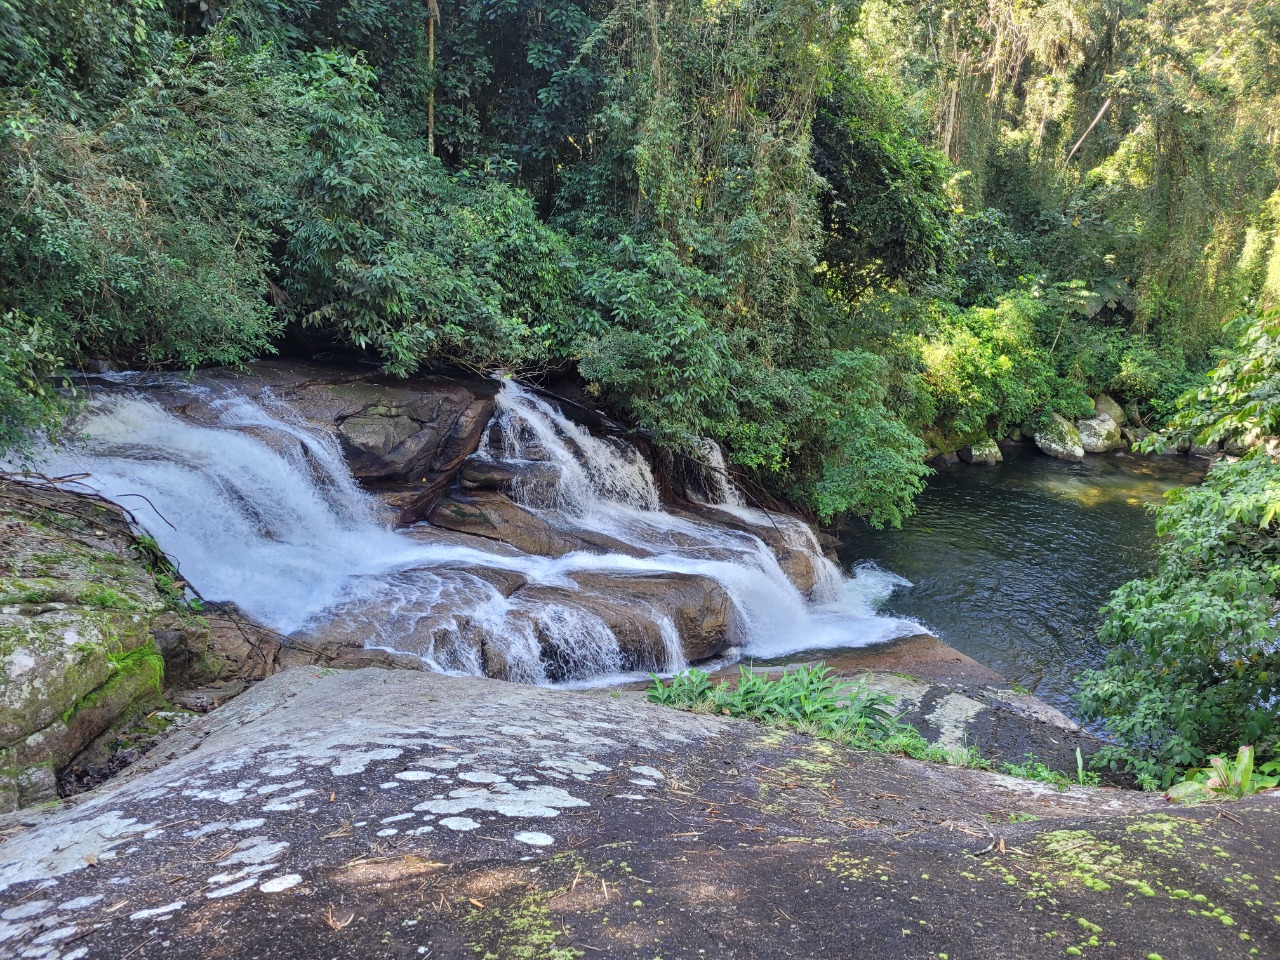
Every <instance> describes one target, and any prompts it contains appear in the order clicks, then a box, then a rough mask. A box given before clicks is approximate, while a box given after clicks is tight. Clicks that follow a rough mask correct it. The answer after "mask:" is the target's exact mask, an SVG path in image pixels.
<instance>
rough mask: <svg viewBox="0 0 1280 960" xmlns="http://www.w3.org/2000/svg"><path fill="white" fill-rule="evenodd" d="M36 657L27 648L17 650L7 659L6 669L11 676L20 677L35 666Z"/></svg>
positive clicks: (11, 677)
mask: <svg viewBox="0 0 1280 960" xmlns="http://www.w3.org/2000/svg"><path fill="white" fill-rule="evenodd" d="M35 665H36V658H35V657H33V656H32V655H31V654H30V653H28V652H27V651H26V650H16V651H14V652H13V653H11V654H9V658H8V659H7V660H5V670H6V671H7V672H8V675H9V678H10V679H13V678H14V677H19V676H21V675H22V674H24V673H26V672H27V671H28V670H32V669H34V668H35Z"/></svg>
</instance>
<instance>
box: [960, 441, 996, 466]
mask: <svg viewBox="0 0 1280 960" xmlns="http://www.w3.org/2000/svg"><path fill="white" fill-rule="evenodd" d="M959 455H960V459H961V460H963V461H964V462H965V463H974V464H980V465H982V466H988V467H994V466H995V465H996V464H997V463H1000V462H1002V461H1003V460H1004V455H1003V454H1001V453H1000V447H999V445H998V444H997V443H996V442H995V441H994V440H992V439H991V438H990V437H983V438H982V439H981V440H977V441H975V442H974V443H972V444H970V445H969V446H967V447H961V448H960V450H959Z"/></svg>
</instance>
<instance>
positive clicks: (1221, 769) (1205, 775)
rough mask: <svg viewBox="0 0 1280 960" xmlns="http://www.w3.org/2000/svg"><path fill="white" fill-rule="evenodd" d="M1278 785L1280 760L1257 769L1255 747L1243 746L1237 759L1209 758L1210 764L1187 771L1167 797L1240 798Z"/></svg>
mask: <svg viewBox="0 0 1280 960" xmlns="http://www.w3.org/2000/svg"><path fill="white" fill-rule="evenodd" d="M1277 787H1280V760H1271V761H1269V762H1268V763H1264V764H1262V765H1261V766H1258V767H1256V768H1255V765H1254V751H1253V747H1252V746H1243V747H1241V748H1240V749H1239V751H1238V752H1237V753H1236V756H1235V759H1234V760H1232V759H1229V758H1227V757H1221V756H1217V757H1210V758H1209V766H1208V767H1202V768H1199V769H1195V770H1189V771H1187V774H1186V777H1185V778H1184V779H1183V780H1182V782H1181V783H1175V784H1174V785H1173V786H1172V787H1170V788H1169V791H1168V793H1166V794H1165V796H1166V797H1168V799H1169V800H1171V801H1173V802H1176V803H1199V802H1202V801H1205V800H1240V799H1242V798H1244V797H1247V796H1251V795H1252V794H1255V793H1262V792H1263V791H1264V790H1274V789H1276V788H1277Z"/></svg>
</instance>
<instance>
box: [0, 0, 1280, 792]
mask: <svg viewBox="0 0 1280 960" xmlns="http://www.w3.org/2000/svg"><path fill="white" fill-rule="evenodd" d="M1278 108H1280V11H1277V8H1276V7H1275V5H1274V4H1271V3H1267V2H1265V0H1244V2H1242V3H1238V4H1235V5H1233V6H1232V7H1230V8H1226V7H1212V6H1207V5H1204V4H1197V3H1191V2H1188V0H1131V2H1126V3H1112V2H1102V0H1051V2H1048V3H1043V4H1036V5H1024V4H1017V3H1012V2H1010V0H981V2H979V0H961V2H959V3H954V4H947V5H943V4H935V3H932V2H929V0H910V2H898V0H867V2H863V3H850V2H835V3H816V2H809V0H801V2H795V3H789V4H769V3H763V2H756V0H725V2H715V3H713V2H710V0H689V2H676V3H671V4H665V5H657V4H651V3H641V2H638V0H607V2H606V0H537V2H535V0H426V2H423V0H201V2H198V3H197V2H194V0H75V2H70V3H68V2H62V0H56V2H55V0H30V2H25V0H23V2H20V0H0V197H2V198H3V199H0V221H2V226H3V229H2V230H0V360H2V362H0V449H4V450H9V451H11V452H16V453H17V455H19V456H21V455H22V454H23V453H24V452H26V451H29V450H30V445H29V437H30V436H31V435H32V431H35V430H41V429H45V430H55V431H56V429H57V427H58V425H59V424H60V423H61V421H62V417H63V414H64V413H65V409H66V404H67V400H66V397H65V395H64V394H63V393H62V392H59V391H58V390H57V389H56V388H57V386H58V374H60V373H61V372H62V371H64V370H65V369H67V368H69V367H74V366H75V365H77V364H79V363H82V362H83V361H85V360H87V359H96V360H105V361H109V362H113V363H117V364H123V365H129V366H137V367H153V368H180V369H181V368H194V367H197V366H200V365H206V364H236V363H241V362H244V361H247V360H250V359H252V358H256V357H260V356H265V355H268V354H271V353H273V352H276V351H279V350H288V351H295V352H302V351H306V352H316V351H324V350H331V349H335V348H343V349H351V350H355V351H359V352H361V353H363V354H365V355H367V356H368V357H370V358H372V359H375V360H376V361H378V362H380V363H381V364H382V365H383V366H384V367H385V369H386V370H387V371H389V372H391V373H393V374H401V375H407V374H410V373H412V372H415V371H417V370H420V369H423V368H429V367H433V366H437V365H441V364H455V365H463V366H467V367H471V368H475V369H481V370H492V369H498V368H502V369H507V370H515V371H521V372H524V373H526V374H529V375H537V374H540V373H549V374H556V375H568V376H573V377H577V378H578V379H579V380H580V381H581V383H582V384H583V385H585V387H586V389H587V390H588V391H589V393H590V394H591V395H593V396H594V397H595V398H596V399H597V400H598V402H599V403H600V404H601V405H603V406H605V407H607V408H610V409H611V410H612V411H613V412H614V413H616V414H617V415H618V416H619V417H621V418H622V419H624V420H625V421H626V422H628V423H629V424H631V425H632V426H633V427H635V428H636V429H638V430H642V431H645V432H647V434H648V435H650V436H651V437H652V438H653V439H654V441H655V442H656V443H657V444H658V445H660V446H665V447H670V448H677V449H683V450H687V451H696V450H697V443H698V438H701V437H711V438H714V439H716V440H718V441H720V442H721V443H723V444H724V445H725V447H726V449H727V451H728V453H729V455H730V457H731V460H732V462H733V464H734V465H735V469H736V470H738V471H740V473H741V475H742V476H743V477H745V478H748V479H750V480H751V481H752V482H753V483H755V484H757V485H759V486H761V487H763V488H765V489H768V490H769V491H771V492H772V493H774V494H776V495H779V496H782V497H785V498H787V499H789V500H791V501H792V502H794V503H797V504H800V505H802V506H804V507H806V508H807V509H809V510H811V511H812V512H813V513H814V514H815V515H816V516H818V517H819V518H821V519H824V520H826V519H831V518H833V517H835V516H837V515H839V514H843V513H857V514H861V515H864V516H866V517H867V518H868V519H870V520H871V522H873V523H876V524H893V523H896V522H898V521H900V520H901V518H902V517H903V516H904V515H906V514H907V513H908V512H909V511H910V509H911V501H912V497H913V496H914V494H915V493H917V492H918V491H919V489H920V488H921V484H922V483H923V478H924V477H925V475H926V473H927V468H926V467H925V465H924V461H925V458H926V455H927V453H928V452H929V451H933V452H942V453H945V452H950V451H953V450H956V449H959V448H962V447H965V446H972V445H975V444H980V443H989V441H990V440H991V439H992V438H995V439H1000V438H1003V437H1005V436H1007V435H1008V434H1010V433H1011V432H1012V431H1014V430H1022V429H1024V428H1027V429H1035V428H1037V426H1042V425H1044V424H1046V423H1047V422H1048V421H1049V420H1050V418H1051V417H1052V416H1053V415H1054V414H1060V415H1063V416H1066V417H1068V418H1073V417H1077V416H1082V415H1087V414H1088V413H1090V412H1091V411H1092V409H1093V405H1092V402H1091V401H1090V399H1089V397H1090V396H1091V395H1098V394H1100V393H1101V392H1103V391H1108V392H1110V393H1111V394H1113V395H1115V396H1118V397H1119V398H1120V400H1121V401H1123V402H1124V404H1125V405H1126V407H1127V408H1128V409H1129V410H1130V411H1132V413H1133V414H1135V415H1136V416H1137V417H1139V418H1141V419H1142V420H1144V421H1145V422H1148V423H1151V424H1152V425H1154V426H1157V427H1159V426H1161V425H1163V424H1164V423H1166V422H1169V423H1170V426H1169V428H1168V429H1167V430H1166V431H1164V432H1162V433H1159V434H1158V435H1157V438H1156V439H1155V440H1153V441H1152V443H1176V442H1179V440H1180V439H1188V438H1191V437H1193V436H1194V437H1195V438H1196V439H1197V440H1200V441H1212V442H1217V441H1222V440H1227V441H1232V442H1235V443H1240V444H1242V446H1243V448H1248V449H1252V450H1253V452H1250V453H1248V454H1247V455H1246V456H1244V457H1243V458H1242V459H1240V460H1239V462H1237V463H1233V464H1230V465H1226V466H1221V467H1219V468H1216V469H1215V470H1213V471H1212V473H1211V474H1210V477H1209V480H1208V481H1207V482H1206V484H1204V485H1203V486H1202V487H1199V488H1196V489H1194V490H1188V491H1185V492H1182V493H1180V494H1178V495H1176V496H1175V497H1173V498H1171V500H1170V502H1169V503H1168V504H1167V505H1165V506H1164V507H1162V508H1161V510H1160V514H1159V518H1158V523H1159V525H1160V529H1161V532H1162V533H1163V534H1164V535H1165V541H1164V545H1163V548H1162V553H1161V562H1160V568H1159V571H1158V572H1157V574H1156V575H1155V576H1154V577H1153V578H1152V579H1149V580H1144V581H1138V582H1135V583H1133V584H1130V585H1128V586H1126V587H1125V588H1123V589H1122V590H1120V591H1119V592H1117V594H1116V596H1115V598H1114V599H1113V601H1112V603H1111V605H1110V607H1109V608H1108V612H1107V615H1106V621H1105V623H1104V625H1103V627H1102V634H1103V637H1104V638H1105V639H1106V640H1107V642H1108V643H1109V644H1110V646H1111V648H1112V653H1111V654H1110V656H1109V657H1108V660H1107V662H1106V664H1105V665H1104V666H1103V667H1102V668H1101V669H1100V670H1098V671H1096V672H1095V673H1093V674H1091V675H1089V676H1088V677H1086V678H1085V681H1084V686H1083V690H1082V693H1081V706H1082V710H1083V712H1084V713H1085V715H1086V716H1089V717H1094V718H1098V719H1101V720H1102V721H1103V722H1104V723H1106V724H1107V725H1108V728H1109V729H1110V731H1111V732H1112V733H1113V734H1114V737H1115V742H1114V744H1113V746H1112V747H1111V748H1110V750H1109V751H1108V752H1107V753H1106V755H1105V756H1104V761H1105V762H1106V763H1108V764H1110V765H1112V766H1114V767H1117V768H1124V769H1128V770H1132V771H1134V772H1135V773H1137V774H1139V775H1140V776H1141V777H1142V778H1143V779H1144V780H1145V781H1146V782H1148V783H1150V784H1156V783H1169V782H1171V781H1172V780H1173V779H1174V778H1175V777H1176V776H1177V774H1178V771H1180V770H1183V769H1186V768H1188V767H1197V766H1201V765H1203V763H1204V762H1205V760H1206V758H1207V757H1208V756H1209V755H1211V754H1213V753H1220V752H1224V751H1231V752H1234V751H1235V749H1236V747H1237V746H1239V745H1240V744H1241V743H1250V744H1252V745H1254V746H1255V748H1256V750H1257V755H1258V759H1259V761H1260V762H1265V761H1267V760H1268V759H1269V758H1270V757H1273V756H1275V754H1276V740H1277V737H1278V735H1280V729H1278V728H1277V724H1276V719H1275V713H1276V711H1275V703H1276V697H1277V695H1280V689H1278V688H1277V683H1278V682H1280V681H1278V680H1277V676H1278V671H1280V659H1278V658H1280V643H1278V642H1277V636H1276V604H1277V593H1278V591H1280V566H1277V564H1278V563H1280V558H1278V555H1277V549H1278V547H1277V545H1278V543H1280V541H1278V540H1277V535H1276V533H1277V504H1278V503H1280V467H1277V464H1276V462H1275V460H1274V458H1273V457H1271V456H1269V455H1268V454H1267V453H1265V452H1264V451H1263V450H1261V449H1259V448H1257V444H1256V441H1260V440H1262V439H1264V438H1266V437H1267V436H1269V435H1271V434H1274V433H1275V432H1276V431H1277V429H1280V425H1278V424H1277V423H1276V418H1277V416H1278V415H1280V414H1278V413H1277V411H1280V402H1278V401H1280V337H1278V334H1280V330H1278V329H1277V327H1278V325H1280V320H1278V319H1277V315H1276V314H1275V313H1274V312H1267V311H1266V307H1268V306H1269V305H1271V304H1273V303H1274V302H1275V301H1276V300H1277V298H1278V297H1280V242H1278V240H1277V236H1278V233H1280V189H1278V187H1280V176H1278V174H1280V137H1278V136H1277V127H1276V124H1277V120H1276V118H1277V116H1280V109H1278ZM1233 317H1241V318H1242V319H1239V320H1235V321H1232V323H1230V324H1228V326H1227V327H1226V328H1225V332H1224V327H1223V321H1224V320H1230V319H1231V318H1233ZM1210 370H1212V371H1213V372H1212V375H1211V377H1209V378H1208V379H1206V373H1207V372H1208V371H1210ZM1179 397H1182V400H1179V399H1178V398H1179ZM1171 418H1172V419H1171Z"/></svg>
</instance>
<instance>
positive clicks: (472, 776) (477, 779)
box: [458, 770, 507, 783]
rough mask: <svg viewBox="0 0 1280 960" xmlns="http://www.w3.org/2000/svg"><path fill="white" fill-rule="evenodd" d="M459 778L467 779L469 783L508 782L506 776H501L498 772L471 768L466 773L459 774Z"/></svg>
mask: <svg viewBox="0 0 1280 960" xmlns="http://www.w3.org/2000/svg"><path fill="white" fill-rule="evenodd" d="M458 779H459V780H466V781H467V782H468V783H506V782H507V778H506V777H500V776H498V775H497V774H496V773H489V772H488V771H487V770H469V771H467V772H466V773H460V774H458Z"/></svg>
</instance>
